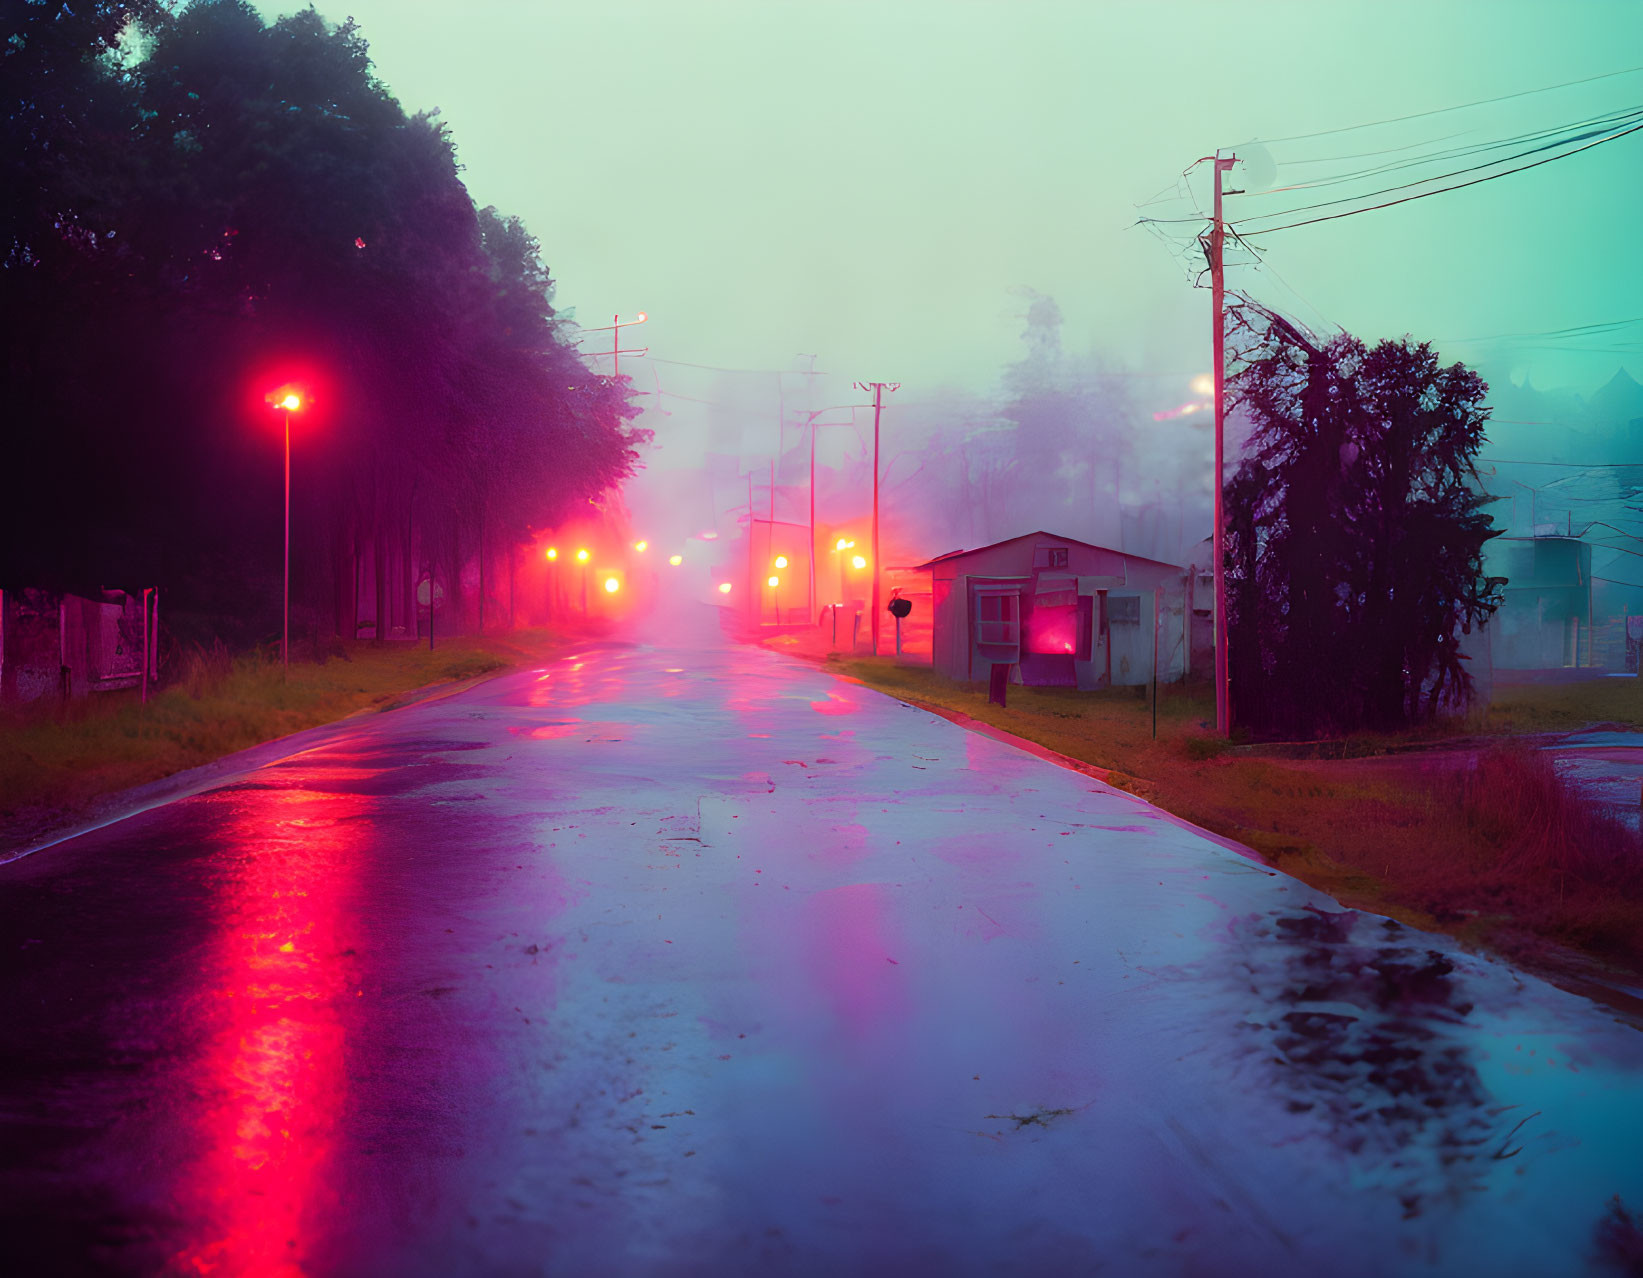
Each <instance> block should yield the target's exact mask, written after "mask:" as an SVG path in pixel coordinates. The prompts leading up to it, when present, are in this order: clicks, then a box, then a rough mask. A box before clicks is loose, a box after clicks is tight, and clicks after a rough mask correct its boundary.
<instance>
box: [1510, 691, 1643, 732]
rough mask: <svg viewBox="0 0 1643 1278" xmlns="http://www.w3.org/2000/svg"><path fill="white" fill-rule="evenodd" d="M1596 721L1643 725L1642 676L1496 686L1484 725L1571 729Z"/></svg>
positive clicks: (1530, 729) (1514, 729)
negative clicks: (1639, 677) (1638, 677)
mask: <svg viewBox="0 0 1643 1278" xmlns="http://www.w3.org/2000/svg"><path fill="white" fill-rule="evenodd" d="M1598 723H1612V724H1615V725H1616V726H1617V727H1621V728H1634V729H1643V679H1637V678H1631V679H1587V680H1582V681H1581V682H1579V683H1547V684H1514V685H1510V686H1507V687H1497V688H1496V689H1495V696H1494V700H1493V701H1492V702H1491V703H1490V706H1489V711H1488V714H1487V715H1486V716H1484V719H1483V731H1485V732H1572V731H1576V730H1578V729H1580V728H1584V727H1588V726H1590V725H1592V724H1598Z"/></svg>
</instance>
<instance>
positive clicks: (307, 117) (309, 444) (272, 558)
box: [0, 0, 643, 640]
mask: <svg viewBox="0 0 1643 1278" xmlns="http://www.w3.org/2000/svg"><path fill="white" fill-rule="evenodd" d="M16 7H17V6H8V7H7V13H8V15H10V14H11V12H12V10H13V9H14V8H16ZM22 12H23V15H24V16H23V17H22V18H21V19H20V20H18V21H19V22H20V25H18V23H17V22H13V20H12V19H11V18H10V17H9V16H8V19H7V21H8V22H11V23H12V24H13V26H15V27H16V29H15V30H14V29H12V26H8V27H7V28H6V29H5V31H4V32H3V34H4V35H5V36H6V37H7V40H6V42H5V43H4V44H3V45H0V58H3V59H4V61H3V62H0V67H3V69H4V73H5V79H4V84H3V87H4V90H5V94H6V97H5V100H4V103H3V105H4V107H5V109H6V111H7V112H8V114H7V117H6V127H7V130H8V133H7V141H8V143H9V144H10V145H9V147H8V151H7V154H6V155H5V156H4V157H3V160H4V163H5V164H6V166H7V167H6V169H5V171H4V175H5V177H6V178H7V179H8V181H6V182H5V183H3V184H0V186H3V188H4V190H3V192H0V197H3V201H0V215H3V217H4V222H5V225H4V228H3V229H4V231H5V234H6V241H5V245H4V252H3V253H0V320H3V321H4V332H3V333H0V336H3V337H4V338H5V342H4V355H3V356H0V402H3V403H4V404H6V405H7V410H8V416H9V417H10V419H11V422H12V423H13V424H14V426H15V429H13V430H12V431H10V432H9V433H8V439H13V438H14V439H16V440H17V441H18V442H17V446H16V448H15V450H14V451H13V453H12V454H11V456H10V457H9V458H8V460H9V461H11V462H12V463H13V465H12V467H11V469H10V474H9V475H8V483H7V486H6V491H5V493H4V497H5V500H3V501H0V585H42V586H47V587H67V588H77V589H92V588H95V586H96V585H97V584H100V583H109V584H113V583H123V584H128V585H130V584H149V583H159V584H162V585H164V586H166V587H167V588H168V590H169V591H170V595H169V598H170V600H171V603H172V605H173V606H172V609H171V612H170V615H171V616H172V617H173V618H175V617H177V616H178V615H179V609H180V608H186V607H189V606H191V605H192V606H195V607H197V608H199V609H201V610H206V611H209V612H211V613H213V614H214V615H215V616H216V617H217V618H218V620H219V621H220V622H222V624H223V626H226V625H228V624H229V622H230V621H231V620H232V619H234V618H236V617H237V618H239V619H240V621H241V622H242V623H244V624H243V625H242V626H241V627H240V628H239V630H238V631H237V633H235V634H233V635H231V636H230V637H231V638H238V639H242V640H251V639H255V638H258V637H261V636H266V635H267V634H269V633H274V632H275V631H274V630H273V629H272V628H273V627H275V626H277V620H278V599H279V594H278V589H277V582H278V573H279V565H280V551H279V546H280V528H281V520H280V503H281V500H282V497H281V493H282V489H281V485H280V473H281V472H280V469H279V447H280V445H279V430H278V423H277V419H276V415H274V414H272V413H271V412H270V411H269V410H268V408H267V406H266V405H265V404H264V403H263V402H262V398H261V396H262V392H263V391H264V390H266V389H268V388H269V386H270V384H271V383H270V379H271V378H277V377H281V376H285V375H289V372H290V371H294V370H295V371H300V372H302V373H303V374H305V375H307V376H309V377H311V378H312V379H313V381H314V382H315V387H316V390H317V391H318V395H317V397H316V405H315V409H314V413H313V415H312V417H310V418H308V419H306V420H305V421H304V422H303V423H301V429H302V433H301V436H300V438H299V440H298V442H297V446H296V447H295V448H294V450H293V459H292V469H293V505H294V507H295V509H294V510H293V521H292V540H293V547H292V552H293V561H294V566H295V568H296V571H294V573H293V592H294V595H295V597H296V600H295V601H296V602H298V603H304V604H305V605H306V607H307V610H308V611H307V615H309V616H316V615H318V614H321V613H323V614H326V615H328V616H329V617H330V618H331V619H332V620H333V622H334V625H335V627H336V629H337V630H338V631H339V632H340V633H343V634H353V633H355V632H356V630H357V628H358V627H357V624H356V623H357V620H358V613H357V610H356V606H357V604H358V602H359V601H360V596H361V591H360V587H359V583H361V582H366V581H371V580H374V582H375V595H376V599H375V603H376V615H377V617H378V618H382V617H385V616H388V615H390V614H392V615H394V616H398V617H405V616H406V615H407V613H408V612H409V611H410V608H409V607H408V606H407V605H408V600H409V599H410V598H411V596H412V595H413V593H414V591H415V582H416V579H417V578H418V577H419V576H420V575H422V574H423V573H425V572H427V571H433V572H434V573H435V574H436V575H437V576H438V577H439V578H440V580H441V581H442V582H443V589H444V594H445V598H446V599H447V601H449V602H450V603H451V604H453V605H454V606H455V611H456V612H457V613H458V614H459V618H458V624H462V623H471V622H473V621H476V620H482V614H483V608H484V602H483V600H484V591H485V589H486V588H488V587H489V586H490V585H491V584H492V583H491V581H490V580H489V579H488V573H489V572H490V565H491V564H492V563H493V562H494V561H495V560H496V557H497V556H498V554H499V553H501V554H504V555H505V554H506V550H507V547H508V546H510V545H512V544H514V542H516V541H518V540H519V539H521V538H524V537H526V536H528V535H529V532H530V530H531V529H532V528H533V527H540V526H543V525H546V524H551V523H553V522H555V521H557V520H558V519H559V518H561V517H562V516H563V515H564V513H565V512H566V511H567V510H568V509H569V508H570V507H571V506H572V505H574V504H575V503H577V502H579V501H585V500H586V499H587V498H589V497H593V496H597V495H598V494H599V493H601V492H602V491H603V490H604V489H606V488H607V487H609V486H611V485H613V484H616V483H619V482H620V481H621V480H622V479H623V478H624V477H625V476H626V475H628V474H629V473H631V470H632V468H633V465H634V462H635V453H634V447H635V446H636V445H637V444H638V443H640V442H641V440H642V437H643V436H642V432H636V431H634V430H632V429H631V427H630V422H631V420H632V418H633V417H634V416H635V414H636V409H635V408H634V407H633V406H632V404H631V402H630V397H629V395H628V393H627V389H626V385H625V383H623V384H618V383H615V382H614V381H612V380H611V379H609V378H601V377H599V376H597V375H596V374H594V373H593V372H592V371H591V370H590V369H588V368H587V367H586V366H585V365H584V364H583V362H582V361H581V359H580V358H579V357H578V356H577V355H576V353H575V351H574V349H573V347H572V346H571V345H570V343H569V342H568V341H567V340H566V339H565V338H564V337H563V336H562V334H561V333H560V331H559V328H558V324H557V319H556V317H555V314H554V311H553V307H552V304H551V297H552V288H553V284H552V280H551V278H550V276H549V273H548V271H547V268H546V267H545V265H544V264H543V263H542V261H541V256H540V250H539V246H538V245H537V243H536V241H535V240H534V239H532V238H531V236H530V235H529V234H528V233H527V232H526V231H525V229H524V227H523V226H522V225H521V224H520V223H519V221H518V219H513V218H507V217H504V216H502V215H501V214H498V213H497V212H496V211H495V210H491V209H487V210H483V211H481V210H478V209H476V208H475V207H474V203H473V200H472V199H471V197H470V196H469V194H468V191H467V189H466V188H465V187H464V185H463V183H462V180H461V176H460V166H459V165H458V163H457V160H456V151H455V145H454V143H453V141H452V139H451V137H450V135H449V132H448V130H447V129H446V127H445V125H444V124H443V123H442V122H441V121H440V120H439V119H438V118H437V115H436V114H422V115H415V116H407V115H406V113H405V112H404V111H403V110H402V109H401V107H400V106H399V104H398V103H397V102H396V101H395V100H394V99H393V97H392V96H391V94H390V93H389V92H388V90H387V89H386V87H385V86H384V85H383V84H382V83H381V82H380V81H379V80H378V79H377V78H376V76H375V73H374V71H373V68H372V65H371V61H370V57H369V51H368V48H367V45H366V42H365V40H364V38H363V36H362V34H361V32H360V31H359V29H358V27H357V26H356V25H355V24H354V23H353V22H352V21H349V22H345V23H343V24H342V25H340V26H332V25H330V24H328V23H327V22H325V21H324V20H323V19H322V18H321V17H320V16H319V15H318V14H317V13H316V12H315V11H314V10H313V9H308V10H305V11H302V12H299V13H296V14H294V15H292V16H290V17H287V18H282V19H280V20H279V21H277V22H275V23H273V24H271V25H270V24H267V23H265V22H264V21H263V19H262V18H261V17H260V16H259V15H258V13H257V12H256V10H255V9H254V8H253V7H252V6H251V5H250V4H249V3H247V2H246V0H191V2H190V3H187V4H184V5H181V6H177V5H174V4H161V3H150V4H138V3H129V4H113V3H95V2H90V0H88V3H86V4H84V5H79V4H77V5H74V6H72V7H71V6H67V5H59V4H56V3H51V4H39V5H34V4H30V5H25V6H22ZM137 34H140V35H142V36H143V39H141V40H129V41H128V37H131V36H134V35H137ZM123 41H125V42H126V43H125V44H122V42H123ZM122 48H130V49H134V50H137V51H139V52H140V53H141V57H140V59H139V58H135V57H132V56H126V55H125V54H123V53H122ZM475 565H477V570H478V577H479V582H480V585H481V591H480V593H479V594H477V595H475V593H474V592H473V591H472V590H471V589H469V588H468V586H469V579H470V577H471V575H472V572H473V569H474V567H475ZM367 597H368V596H367ZM442 624H443V623H442ZM219 629H221V627H219Z"/></svg>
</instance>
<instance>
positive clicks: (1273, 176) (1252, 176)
mask: <svg viewBox="0 0 1643 1278" xmlns="http://www.w3.org/2000/svg"><path fill="white" fill-rule="evenodd" d="M1233 154H1234V155H1236V156H1237V157H1238V161H1239V165H1240V166H1241V168H1242V172H1240V173H1239V175H1238V178H1239V183H1238V184H1239V185H1240V186H1242V187H1243V188H1244V190H1246V191H1264V190H1266V189H1267V188H1268V187H1269V186H1271V185H1272V184H1273V183H1274V182H1276V181H1277V180H1278V166H1277V165H1276V164H1274V163H1273V161H1272V152H1271V151H1268V150H1267V149H1266V148H1265V147H1264V146H1262V145H1261V144H1260V143H1259V142H1245V143H1244V144H1243V145H1242V146H1240V147H1235V148H1234V149H1233Z"/></svg>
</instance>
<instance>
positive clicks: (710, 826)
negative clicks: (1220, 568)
mask: <svg viewBox="0 0 1643 1278" xmlns="http://www.w3.org/2000/svg"><path fill="white" fill-rule="evenodd" d="M0 1083H3V1088H0V1091H3V1100H0V1104H3V1109H0V1230H3V1239H4V1241H3V1245H0V1255H4V1256H5V1257H8V1259H6V1260H5V1261H4V1262H3V1267H4V1268H5V1269H6V1271H7V1272H10V1273H28V1274H36V1273H38V1274H51V1273H97V1272H107V1273H119V1274H125V1273H131V1274H149V1273H181V1274H266V1275H296V1274H338V1275H398V1274H407V1275H459V1274H503V1275H536V1274H553V1275H561V1274H565V1275H575V1274H634V1275H684V1274H715V1275H718V1274H736V1273H801V1274H854V1273H861V1274H998V1273H1010V1274H1063V1273H1065V1274H1075V1273H1076V1274H1086V1273H1102V1274H1120V1275H1128V1274H1138V1275H1139V1274H1185V1275H1221V1274H1226V1275H1240V1274H1263V1275H1313V1274H1324V1273H1328V1274H1332V1275H1359V1274H1363V1275H1368V1274H1392V1273H1397V1274H1402V1273H1412V1274H1414V1273H1419V1274H1428V1273H1432V1274H1456V1275H1461V1274H1475V1273H1487V1274H1491V1275H1496V1276H1500V1275H1514V1274H1524V1275H1536V1276H1537V1278H1544V1276H1547V1275H1558V1274H1586V1273H1592V1274H1603V1273H1619V1272H1624V1270H1623V1269H1619V1268H1616V1267H1614V1266H1615V1264H1617V1263H1618V1261H1617V1260H1616V1258H1617V1257H1619V1256H1620V1255H1621V1254H1622V1253H1623V1250H1624V1248H1625V1246H1626V1245H1627V1238H1626V1234H1625V1227H1624V1225H1623V1224H1621V1223H1619V1220H1620V1218H1619V1217H1618V1216H1616V1215H1615V1214H1614V1208H1613V1204H1612V1200H1613V1199H1614V1197H1615V1196H1616V1195H1619V1196H1620V1197H1621V1199H1622V1200H1623V1202H1624V1203H1625V1204H1626V1205H1627V1206H1629V1207H1630V1208H1632V1209H1636V1208H1640V1207H1643V1035H1640V1034H1639V1033H1638V1032H1637V1031H1636V1030H1635V1029H1633V1028H1630V1027H1628V1026H1625V1025H1622V1024H1620V1023H1618V1022H1617V1021H1616V1020H1615V1019H1614V1018H1613V1017H1612V1016H1611V1015H1610V1014H1608V1013H1606V1012H1604V1011H1603V1010H1602V1009H1599V1008H1596V1007H1594V1006H1592V1005H1591V1004H1589V1003H1586V1002H1585V1001H1583V1000H1581V999H1579V998H1577V997H1575V996H1572V995H1569V994H1565V993H1563V992H1560V991H1557V990H1554V989H1551V988H1549V987H1547V986H1545V985H1543V984H1541V983H1540V982H1538V981H1536V980H1533V979H1532V978H1528V977H1523V976H1520V975H1519V974H1517V973H1515V972H1514V971H1512V970H1511V969H1510V968H1507V967H1504V966H1501V965H1498V964H1494V963H1491V962H1487V961H1484V960H1482V959H1479V958H1476V957H1473V956H1469V955H1465V954H1462V953H1459V952H1457V951H1456V950H1455V949H1454V948H1453V947H1452V946H1451V945H1450V944H1449V943H1448V942H1447V941H1444V940H1442V939H1440V938H1433V937H1427V936H1424V935H1421V934H1419V933H1415V932H1412V931H1409V930H1407V929H1404V928H1401V927H1399V926H1397V925H1395V924H1391V923H1388V922H1386V921H1385V920H1382V919H1378V918H1375V917H1372V916H1364V915H1358V914H1355V913H1351V912H1347V911H1342V910H1340V909H1339V907H1337V906H1335V905H1334V904H1333V903H1332V902H1330V901H1329V900H1327V899H1326V898H1323V897H1321V896H1319V895H1318V894H1316V893H1313V892H1311V891H1310V890H1308V889H1306V888H1304V887H1303V886H1302V885H1300V884H1298V883H1295V882H1294V881H1292V880H1289V879H1287V878H1286V877H1284V876H1282V875H1277V874H1274V873H1272V872H1271V871H1269V870H1267V869H1265V868H1263V867H1261V866H1259V865H1257V864H1254V863H1252V862H1250V861H1248V860H1246V859H1243V858H1241V857H1239V856H1237V855H1236V854H1234V853H1232V852H1229V851H1227V850H1225V849H1223V848H1220V847H1218V846H1216V845H1215V844H1214V843H1212V842H1210V841H1208V840H1206V839H1204V838H1201V837H1199V836H1198V835H1196V834H1195V833H1193V832H1192V831H1190V830H1188V829H1185V828H1183V827H1182V826H1180V825H1179V824H1178V823H1175V822H1173V821H1171V820H1169V819H1168V818H1165V817H1163V816H1162V815H1161V814H1159V813H1157V812H1156V811H1154V810H1153V809H1150V808H1148V807H1146V806H1145V805H1144V804H1141V803H1140V802H1139V801H1137V800H1135V799H1133V798H1131V797H1129V796H1126V795H1123V794H1120V793H1117V792H1115V791H1112V790H1109V789H1107V788H1106V787H1104V786H1102V785H1100V784H1099V783H1097V782H1094V781H1092V780H1090V779H1089V778H1087V777H1084V776H1082V775H1079V774H1077V773H1074V772H1070V771H1066V770H1063V769H1060V768H1057V767H1055V766H1053V765H1051V764H1048V763H1044V762H1042V761H1040V760H1037V759H1034V758H1031V757H1029V756H1027V755H1026V754H1023V753H1022V752H1020V751H1017V750H1014V749H1012V748H1010V747H1009V746H1006V745H1003V744H1000V743H998V742H995V741H992V740H990V739H988V738H985V737H982V736H978V735H975V734H971V733H967V732H965V731H963V730H962V729H960V728H957V727H955V726H953V725H951V724H949V723H946V722H944V721H942V720H940V719H938V718H936V717H935V716H932V715H930V714H927V713H925V712H923V711H921V710H917V709H914V708H911V707H907V706H904V705H901V704H900V703H898V702H896V701H894V700H892V699H890V698H886V697H883V696H879V695H877V694H874V693H871V692H868V691H866V690H864V689H861V688H859V687H856V686H853V685H849V684H845V683H841V682H838V681H835V680H832V679H830V678H828V677H827V676H826V675H824V674H822V673H819V672H816V671H813V670H810V669H808V668H805V667H801V666H798V665H794V664H791V663H787V662H784V661H782V660H781V659H779V658H775V657H773V656H771V655H769V654H767V653H763V652H759V651H741V650H738V651H708V650H701V651H673V652H669V651H658V650H654V649H648V648H621V647H609V648H600V649H593V650H589V651H588V652H586V653H582V654H579V655H578V656H576V657H573V658H569V659H567V660H564V661H561V662H556V663H554V664H553V665H551V666H547V667H544V668H543V669H541V670H538V671H527V672H522V673H518V674H513V675H509V676H506V677H503V678H500V679H497V680H494V681H492V682H489V683H486V684H484V685H482V686H480V687H478V688H475V689H472V690H470V691H468V692H466V693H463V694H461V695H458V696H454V697H449V698H445V699H442V700H438V701H434V702H429V703H426V704H423V705H418V706H414V707H410V708H408V709H405V710H402V711H397V712H395V713H393V714H389V715H385V716H381V717H378V718H374V719H370V720H360V721H355V722H353V723H350V724H348V725H345V726H343V727H341V728H340V729H339V730H338V731H337V732H336V733H335V734H334V735H332V736H331V737H330V738H329V739H328V740H326V741H325V742H324V743H323V744H320V745H317V746H314V747H313V748H310V749H307V750H306V751H305V752H303V753H300V754H297V755H295V756H293V757H289V758H284V759H280V760H278V761H276V762H274V763H271V764H268V765H266V766H263V767H260V768H258V769H257V770H255V771H251V772H248V773H246V774H244V775H241V776H238V777H234V776H231V777H228V778H226V779H224V780H223V781H222V782H221V783H220V784H218V785H217V786H216V788H214V789H211V790H210V791H208V792H206V793H203V794H199V795H196V796H194V797H191V798H188V799H186V800H183V801H180V802H177V803H173V804H170V805H168V806H166V807H162V808H158V809H155V810H153V811H150V812H146V813H143V814H141V815H139V816H136V817H133V818H131V819H129V820H126V821H123V822H121V823H118V824H116V825H113V826H110V827H108V828H106V829H103V830H99V831H96V832H94V833H90V834H87V835H84V836H82V837H80V838H79V839H76V840H74V841H71V842H69V843H65V844H61V845H59V846H57V847H54V848H50V849H47V850H45V851H42V852H39V853H36V854H34V855H32V856H29V857H26V858H23V859H22V860H19V861H16V862H13V863H12V864H10V865H7V866H4V867H0ZM1611 1262H1614V1263H1611Z"/></svg>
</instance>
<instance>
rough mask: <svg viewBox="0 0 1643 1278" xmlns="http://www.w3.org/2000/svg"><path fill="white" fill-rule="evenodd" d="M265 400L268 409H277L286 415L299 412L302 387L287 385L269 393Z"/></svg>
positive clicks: (301, 400)
mask: <svg viewBox="0 0 1643 1278" xmlns="http://www.w3.org/2000/svg"><path fill="white" fill-rule="evenodd" d="M265 398H266V399H267V401H268V405H269V407H270V408H277V409H279V410H281V411H282V412H287V413H295V412H299V411H300V410H301V409H302V405H303V392H302V387H300V386H297V385H294V384H287V385H285V386H281V387H279V388H278V389H277V390H272V391H269V392H268V394H267V395H266V396H265Z"/></svg>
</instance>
